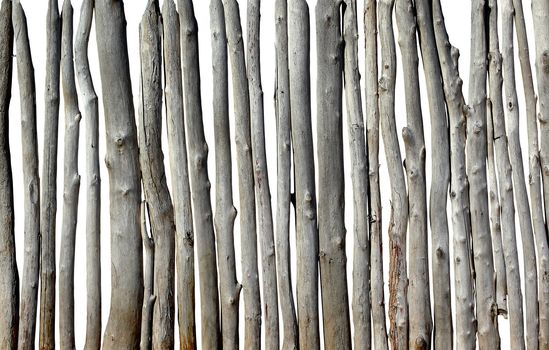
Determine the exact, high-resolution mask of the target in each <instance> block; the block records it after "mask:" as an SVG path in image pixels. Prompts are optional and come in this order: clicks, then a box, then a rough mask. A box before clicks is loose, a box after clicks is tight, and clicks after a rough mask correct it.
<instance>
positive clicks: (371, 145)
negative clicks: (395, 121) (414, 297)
mask: <svg viewBox="0 0 549 350" xmlns="http://www.w3.org/2000/svg"><path fill="white" fill-rule="evenodd" d="M364 6H365V10H364V12H365V13H364V36H365V39H366V53H365V65H366V73H365V76H366V78H365V83H364V88H365V111H366V127H367V138H366V139H367V142H368V175H369V186H368V189H369V193H368V201H369V202H368V212H369V233H370V288H371V290H370V298H371V310H372V312H371V314H372V325H373V335H374V339H373V345H374V348H375V349H380V350H386V349H388V344H387V325H386V320H385V295H384V282H383V243H382V242H383V234H382V229H381V227H382V225H381V216H382V215H381V192H380V188H379V105H378V84H377V77H378V62H377V53H378V49H377V1H375V0H367V1H366V3H365V5H364Z"/></svg>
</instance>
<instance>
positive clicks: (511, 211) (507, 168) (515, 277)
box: [487, 0, 535, 349]
mask: <svg viewBox="0 0 549 350" xmlns="http://www.w3.org/2000/svg"><path fill="white" fill-rule="evenodd" d="M488 5H489V25H488V28H489V40H488V41H489V53H488V58H489V83H490V100H489V103H487V112H488V113H487V116H488V120H487V123H492V124H493V134H494V140H493V143H494V148H495V152H496V159H497V161H496V171H497V175H498V182H499V197H500V203H501V234H502V243H503V256H504V258H505V269H506V279H507V295H508V299H507V303H508V306H509V326H510V341H511V347H512V348H513V349H524V320H523V315H522V292H521V285H520V273H519V261H518V252H517V242H516V232H515V205H514V202H513V192H514V191H513V178H512V175H513V174H512V168H511V160H510V156H509V150H508V143H507V134H506V133H505V116H504V107H503V96H502V93H503V92H502V84H503V77H502V61H503V57H502V55H501V53H500V51H499V39H498V32H497V27H498V19H497V15H498V10H497V8H498V7H497V1H496V0H489V1H488ZM506 79H507V76H506ZM534 257H535V255H534ZM534 260H535V258H534Z"/></svg>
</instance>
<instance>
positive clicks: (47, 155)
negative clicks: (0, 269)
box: [40, 0, 61, 350]
mask: <svg viewBox="0 0 549 350" xmlns="http://www.w3.org/2000/svg"><path fill="white" fill-rule="evenodd" d="M46 37H47V45H46V88H45V90H44V91H45V92H44V98H45V117H44V148H43V152H44V153H43V163H42V184H41V190H42V195H41V197H42V202H41V205H40V237H41V240H40V349H43V350H46V349H51V350H53V349H54V348H55V280H56V267H55V257H56V254H55V250H56V249H55V240H56V229H55V222H56V213H57V143H58V132H59V130H58V129H59V85H60V61H61V17H60V16H59V8H58V5H57V1H54V0H50V1H49V3H48V13H47V17H46Z"/></svg>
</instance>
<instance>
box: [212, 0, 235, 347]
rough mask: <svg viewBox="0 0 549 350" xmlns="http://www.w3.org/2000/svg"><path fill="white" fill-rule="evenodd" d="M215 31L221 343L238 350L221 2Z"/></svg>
mask: <svg viewBox="0 0 549 350" xmlns="http://www.w3.org/2000/svg"><path fill="white" fill-rule="evenodd" d="M210 28H211V31H212V36H211V37H212V73H213V81H215V84H213V94H212V97H213V98H212V100H213V113H214V115H213V117H214V136H215V137H214V138H215V174H216V176H215V191H216V194H215V199H216V203H215V218H214V224H215V230H216V234H217V237H216V238H217V255H218V260H219V261H223V263H220V264H219V293H220V297H221V298H220V299H221V339H222V345H223V348H224V349H233V350H236V349H238V344H239V334H238V323H239V322H238V307H239V297H240V290H241V289H242V286H241V285H240V283H238V281H237V279H236V263H235V250H234V220H235V218H236V208H235V207H234V205H233V188H232V179H233V177H232V161H231V134H230V127H229V66H228V61H227V59H228V56H227V35H226V30H225V14H224V12H223V3H222V1H221V0H212V1H211V2H210Z"/></svg>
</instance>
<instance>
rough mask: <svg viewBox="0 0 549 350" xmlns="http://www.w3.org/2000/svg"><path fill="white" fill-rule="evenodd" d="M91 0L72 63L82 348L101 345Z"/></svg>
mask: <svg viewBox="0 0 549 350" xmlns="http://www.w3.org/2000/svg"><path fill="white" fill-rule="evenodd" d="M93 7H94V0H85V1H83V2H82V5H81V10H80V22H79V24H78V30H77V32H76V37H75V39H74V40H75V41H74V61H75V62H74V63H75V66H76V77H77V79H78V85H79V87H80V94H81V97H82V99H83V102H84V109H83V117H84V122H85V127H86V141H85V152H86V178H87V184H86V185H87V188H86V290H87V293H86V308H87V309H86V343H85V346H84V349H86V350H97V349H99V348H100V347H101V236H100V233H101V226H100V225H101V178H100V174H99V148H98V147H99V106H98V102H97V95H96V93H95V88H94V86H93V80H92V77H91V72H90V66H89V61H88V41H89V38H90V30H91V24H92V18H93Z"/></svg>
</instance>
